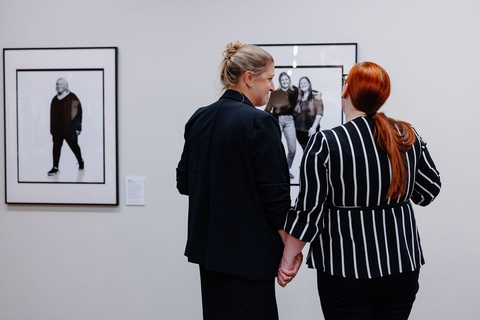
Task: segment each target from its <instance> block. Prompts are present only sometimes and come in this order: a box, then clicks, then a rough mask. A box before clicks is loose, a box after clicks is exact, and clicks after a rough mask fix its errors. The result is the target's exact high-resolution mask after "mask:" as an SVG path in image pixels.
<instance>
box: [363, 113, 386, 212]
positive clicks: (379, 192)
mask: <svg viewBox="0 0 480 320" xmlns="http://www.w3.org/2000/svg"><path fill="white" fill-rule="evenodd" d="M362 120H363V122H364V124H365V126H366V128H367V129H368V130H367V131H368V133H369V135H370V139H371V142H372V145H373V151H375V158H376V159H377V169H378V198H377V206H378V205H380V202H381V201H382V199H381V198H382V170H381V168H380V157H379V156H378V150H377V145H376V143H375V139H373V133H372V130H371V129H370V125H369V124H368V121H367V119H365V117H362Z"/></svg>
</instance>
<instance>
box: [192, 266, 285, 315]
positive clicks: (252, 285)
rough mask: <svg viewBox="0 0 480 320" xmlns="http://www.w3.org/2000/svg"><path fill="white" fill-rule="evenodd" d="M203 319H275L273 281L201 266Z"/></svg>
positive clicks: (275, 305) (275, 307)
mask: <svg viewBox="0 0 480 320" xmlns="http://www.w3.org/2000/svg"><path fill="white" fill-rule="evenodd" d="M200 280H201V287H202V306H203V319H204V320H278V310H277V301H276V298H275V282H274V280H273V279H272V280H271V281H255V280H250V279H246V278H243V277H238V276H234V275H230V274H225V273H220V272H215V271H209V270H206V269H205V267H203V266H200Z"/></svg>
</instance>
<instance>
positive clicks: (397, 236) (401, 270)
mask: <svg viewBox="0 0 480 320" xmlns="http://www.w3.org/2000/svg"><path fill="white" fill-rule="evenodd" d="M391 211H392V215H393V222H394V223H395V236H396V238H397V255H398V270H399V272H400V273H402V272H403V268H402V256H401V254H400V239H399V235H398V224H397V216H396V215H395V211H394V210H393V208H392V209H391Z"/></svg>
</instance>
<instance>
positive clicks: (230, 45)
mask: <svg viewBox="0 0 480 320" xmlns="http://www.w3.org/2000/svg"><path fill="white" fill-rule="evenodd" d="M236 44H238V45H240V46H239V47H238V49H237V50H235V51H233V52H232V53H227V51H228V50H229V49H230V48H231V47H233V46H234V45H236ZM241 47H243V43H242V42H241V41H240V40H237V42H235V43H231V42H230V43H229V44H227V46H226V47H225V48H227V49H226V50H225V51H223V52H222V56H223V57H224V58H225V59H227V58H229V59H230V57H231V56H233V55H234V54H235V53H237V51H238V50H240V48H241Z"/></svg>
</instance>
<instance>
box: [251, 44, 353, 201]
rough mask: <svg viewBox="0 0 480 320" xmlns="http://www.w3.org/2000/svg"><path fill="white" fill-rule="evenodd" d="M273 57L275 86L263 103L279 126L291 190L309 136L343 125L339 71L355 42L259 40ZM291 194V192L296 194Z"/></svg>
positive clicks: (345, 69)
mask: <svg viewBox="0 0 480 320" xmlns="http://www.w3.org/2000/svg"><path fill="white" fill-rule="evenodd" d="M258 46H260V47H262V48H263V49H265V50H266V51H267V52H269V53H270V54H271V55H272V57H273V59H274V60H275V78H274V84H275V89H276V90H275V91H274V92H272V93H271V94H270V100H269V103H268V104H267V105H266V106H264V108H265V111H266V112H270V113H272V115H273V116H275V117H276V118H277V119H278V121H279V125H280V129H281V131H282V142H283V144H284V147H285V154H286V157H287V162H288V165H289V168H290V182H291V185H292V195H294V194H295V193H296V192H295V191H296V190H298V185H299V175H300V171H299V170H300V162H301V159H302V156H303V151H304V149H305V147H306V145H307V143H308V140H309V138H310V136H312V135H313V134H314V133H316V132H318V131H320V130H325V129H331V128H333V127H336V126H338V125H341V124H343V122H344V115H343V110H342V102H341V96H342V75H343V74H348V72H349V71H350V69H351V68H352V67H353V65H354V64H355V63H356V62H357V44H356V43H340V44H260V45H258ZM295 195H296V194H295Z"/></svg>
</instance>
